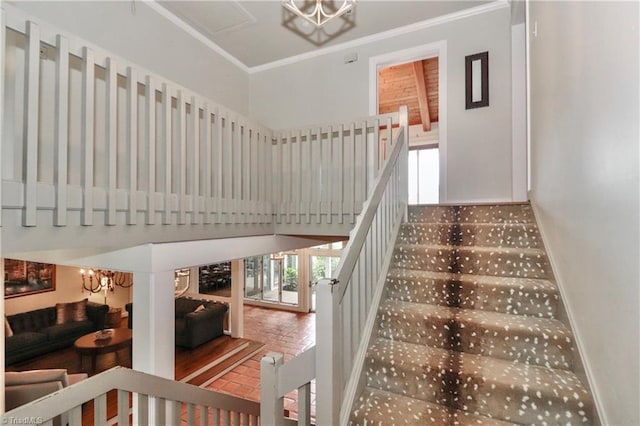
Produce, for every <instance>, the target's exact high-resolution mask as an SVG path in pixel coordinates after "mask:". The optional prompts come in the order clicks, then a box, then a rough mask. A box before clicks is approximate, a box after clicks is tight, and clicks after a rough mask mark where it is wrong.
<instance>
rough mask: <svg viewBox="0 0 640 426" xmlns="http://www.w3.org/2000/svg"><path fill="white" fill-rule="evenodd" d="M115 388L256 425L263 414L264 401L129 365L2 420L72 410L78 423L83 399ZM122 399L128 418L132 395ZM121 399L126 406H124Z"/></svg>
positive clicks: (121, 409)
mask: <svg viewBox="0 0 640 426" xmlns="http://www.w3.org/2000/svg"><path fill="white" fill-rule="evenodd" d="M113 389H117V390H119V391H124V392H127V393H134V394H138V395H144V396H146V397H153V398H159V399H162V400H165V401H175V402H179V403H182V402H183V403H186V404H188V405H195V406H201V407H208V408H213V409H218V410H223V411H224V412H228V413H239V414H242V415H247V416H249V417H250V418H252V419H255V420H254V423H253V424H256V425H257V419H258V418H259V416H260V405H259V404H258V403H257V402H255V401H249V400H246V399H243V398H239V397H235V396H232V395H227V394H223V393H218V392H215V391H211V390H208V389H203V388H200V387H197V386H194V385H190V384H187V383H181V382H176V381H173V380H169V379H165V378H162V377H158V376H153V375H151V374H147V373H142V372H140V371H136V370H130V369H128V368H125V367H114V368H112V369H110V370H107V371H105V372H103V373H100V374H97V375H95V376H93V377H90V378H88V379H85V380H83V381H80V382H78V383H76V384H74V385H71V386H69V387H67V388H64V389H61V390H59V391H57V392H54V393H52V394H49V395H46V396H44V397H42V398H40V399H38V400H36V401H33V402H30V403H29V404H25V405H22V406H20V407H17V408H15V409H13V410H11V411H8V412H6V413H4V415H3V416H2V421H3V423H5V421H6V423H8V424H12V423H11V421H12V419H25V418H38V419H42V421H47V420H49V419H52V418H54V417H56V416H58V415H60V414H62V413H65V412H72V415H71V416H70V420H71V426H74V424H75V421H74V420H73V419H74V418H77V415H76V416H74V415H73V413H74V412H77V410H78V409H81V406H82V404H83V403H85V402H87V401H90V400H92V399H101V398H102V397H103V396H104V395H106V393H107V392H109V391H110V390H113ZM118 400H119V406H118V412H119V414H118V416H119V417H120V416H122V413H123V412H126V418H128V417H129V398H128V397H127V398H120V397H119V398H118ZM121 400H122V401H121ZM121 402H122V403H124V405H126V406H125V407H121V406H120V403H121ZM98 405H101V404H98ZM143 405H144V404H143ZM141 408H142V407H140V406H139V407H138V409H141ZM98 411H104V410H96V412H98ZM100 415H101V416H104V418H102V419H96V420H99V423H97V424H104V423H106V420H107V419H106V411H104V412H101V413H100ZM145 417H147V416H145V415H142V416H141V418H145ZM6 423H5V424H6Z"/></svg>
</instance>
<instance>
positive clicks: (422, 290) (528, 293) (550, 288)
mask: <svg viewBox="0 0 640 426" xmlns="http://www.w3.org/2000/svg"><path fill="white" fill-rule="evenodd" d="M385 285H386V292H387V297H388V298H390V299H396V300H403V301H405V302H415V303H429V304H432V305H440V306H451V307H459V308H464V309H479V310H484V311H493V312H502V313H506V314H513V315H530V316H537V317H543V318H555V317H556V312H557V306H558V298H559V296H558V289H557V287H556V286H555V285H554V284H553V283H552V282H550V281H548V280H542V279H534V278H510V277H489V276H483V275H464V274H450V273H445V272H432V271H418V270H413V269H391V270H390V271H389V273H388V274H387V282H386V284H385Z"/></svg>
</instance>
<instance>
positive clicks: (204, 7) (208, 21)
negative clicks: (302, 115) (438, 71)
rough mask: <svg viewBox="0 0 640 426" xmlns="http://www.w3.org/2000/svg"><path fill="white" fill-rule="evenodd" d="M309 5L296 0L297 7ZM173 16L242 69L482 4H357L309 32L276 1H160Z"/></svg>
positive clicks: (367, 0)
mask: <svg viewBox="0 0 640 426" xmlns="http://www.w3.org/2000/svg"><path fill="white" fill-rule="evenodd" d="M303 1H309V0H300V2H303ZM328 1H329V2H331V1H332V0H328ZM157 2H158V4H160V5H161V6H162V7H163V8H164V10H166V11H168V13H170V14H173V15H175V16H176V17H178V18H179V19H180V20H182V21H184V22H185V23H186V24H187V25H189V26H190V27H192V28H193V29H195V30H196V31H197V32H199V33H200V34H201V35H202V36H204V37H206V38H207V39H208V40H209V41H211V42H213V43H214V44H215V45H217V46H219V47H220V48H222V49H223V50H224V51H226V52H227V53H228V54H230V55H231V56H233V57H234V58H235V59H237V60H238V61H239V62H241V63H242V64H244V66H246V67H247V68H253V67H258V66H261V65H265V64H269V63H273V62H276V61H281V60H284V59H286V58H290V57H293V56H297V55H301V54H307V53H310V52H312V51H315V50H317V49H320V48H326V47H331V46H335V45H339V44H342V43H345V42H349V41H353V40H356V39H359V38H362V37H367V36H372V35H374V34H377V33H381V32H385V31H390V30H393V29H396V28H399V27H404V26H407V25H411V24H416V23H418V22H422V21H426V20H431V19H435V18H438V17H442V16H444V15H449V14H452V13H458V12H461V11H463V10H466V9H470V8H473V7H479V6H482V5H484V4H486V3H489V1H487V0H470V1H462V0H459V1H452V0H448V1H438V0H422V1H403V0H394V1H374V0H360V1H358V2H357V3H356V7H355V10H354V11H353V12H352V13H351V14H349V15H346V16H343V17H340V18H336V19H334V20H332V21H331V22H329V23H328V24H327V25H326V26H325V27H326V32H325V33H324V34H323V33H319V32H313V27H312V26H311V25H308V26H304V25H302V22H301V21H302V20H301V19H300V18H292V16H291V15H289V13H288V12H287V11H285V10H284V8H283V7H282V6H281V5H280V2H279V1H277V0H263V1H242V0H231V1H188V0H187V1H162V0H157Z"/></svg>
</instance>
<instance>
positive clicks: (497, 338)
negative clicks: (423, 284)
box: [378, 299, 573, 369]
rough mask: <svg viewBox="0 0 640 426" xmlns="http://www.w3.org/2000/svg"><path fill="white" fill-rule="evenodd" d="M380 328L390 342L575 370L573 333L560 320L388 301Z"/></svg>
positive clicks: (383, 304)
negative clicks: (396, 341)
mask: <svg viewBox="0 0 640 426" xmlns="http://www.w3.org/2000/svg"><path fill="white" fill-rule="evenodd" d="M378 324H379V331H378V334H379V336H381V337H385V338H388V339H394V340H401V341H404V342H409V343H417V344H423V345H430V346H433V347H437V348H443V349H452V350H455V351H459V352H464V353H470V354H478V355H484V356H492V357H495V358H500V359H506V360H511V361H518V362H523V363H527V364H535V365H542V366H546V367H553V368H563V369H569V368H571V366H572V364H573V336H572V334H571V331H570V330H569V329H568V328H567V327H565V326H564V325H563V324H562V323H561V322H560V321H558V320H554V319H549V318H540V317H533V316H524V315H511V314H505V313H500V312H490V311H482V310H477V309H460V308H455V307H446V306H440V305H431V304H426V303H415V302H405V301H401V300H394V299H388V300H385V301H384V302H383V303H382V304H381V305H380V309H379V310H378Z"/></svg>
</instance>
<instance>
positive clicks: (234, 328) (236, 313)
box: [229, 259, 244, 337]
mask: <svg viewBox="0 0 640 426" xmlns="http://www.w3.org/2000/svg"><path fill="white" fill-rule="evenodd" d="M229 308H230V312H229V328H230V329H231V337H243V336H244V260H243V259H240V260H233V261H231V306H230V307H229Z"/></svg>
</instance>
